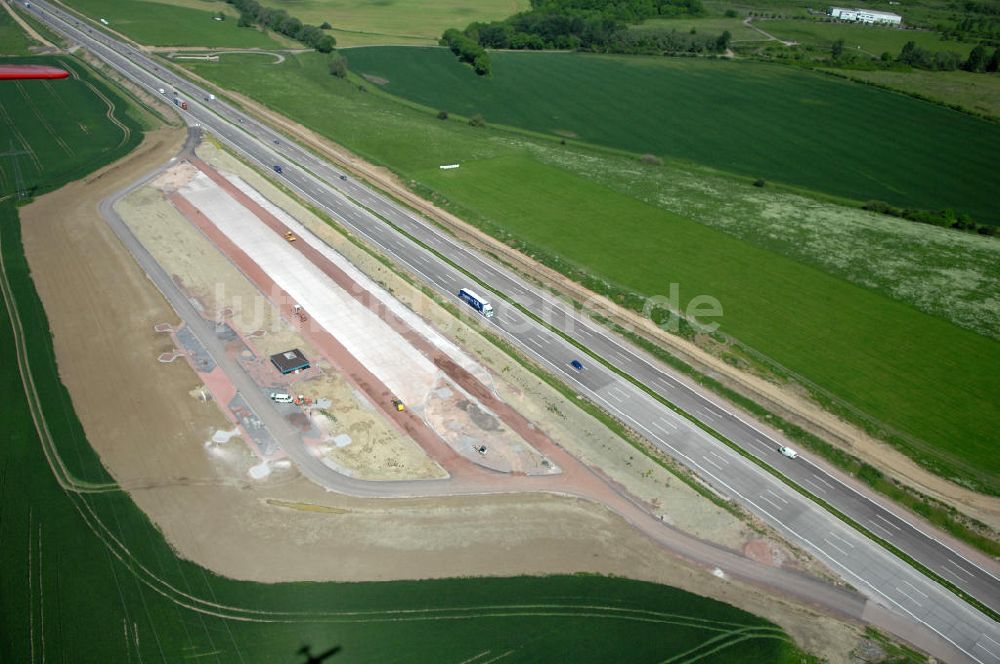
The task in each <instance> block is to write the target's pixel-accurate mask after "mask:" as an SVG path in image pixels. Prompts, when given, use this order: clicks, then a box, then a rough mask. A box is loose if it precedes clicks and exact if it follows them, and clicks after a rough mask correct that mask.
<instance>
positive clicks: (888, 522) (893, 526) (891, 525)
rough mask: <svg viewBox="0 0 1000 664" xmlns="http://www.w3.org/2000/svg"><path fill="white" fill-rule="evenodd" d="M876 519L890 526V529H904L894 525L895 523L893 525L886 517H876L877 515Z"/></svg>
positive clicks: (879, 515)
mask: <svg viewBox="0 0 1000 664" xmlns="http://www.w3.org/2000/svg"><path fill="white" fill-rule="evenodd" d="M875 518H876V519H878V520H879V521H884V522H886V523H887V524H889V527H890V528H895V529H896V530H902V529H901V528H900V527H899V526H897V525H896V524H894V523H893V522H892V521H889V519H886V518H885V517H884V516H882V515H881V514H876V515H875Z"/></svg>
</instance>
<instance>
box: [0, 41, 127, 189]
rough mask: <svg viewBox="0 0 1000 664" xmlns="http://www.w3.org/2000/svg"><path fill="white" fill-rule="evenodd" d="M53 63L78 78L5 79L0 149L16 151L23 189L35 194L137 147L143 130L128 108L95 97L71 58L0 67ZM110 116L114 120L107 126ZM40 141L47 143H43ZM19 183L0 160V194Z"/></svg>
mask: <svg viewBox="0 0 1000 664" xmlns="http://www.w3.org/2000/svg"><path fill="white" fill-rule="evenodd" d="M7 62H17V63H45V64H54V65H56V66H59V67H63V68H65V69H67V70H69V71H70V73H71V76H73V77H74V78H77V80H75V81H73V82H71V83H68V82H67V81H61V80H55V81H6V82H4V84H3V90H4V94H3V95H0V146H2V147H0V149H2V151H4V152H6V151H8V150H10V149H11V147H13V149H14V150H17V151H18V152H22V151H23V152H24V154H22V155H20V156H19V157H18V163H19V164H20V171H21V179H22V188H23V189H25V190H27V191H29V192H32V193H35V192H38V191H43V190H45V188H46V187H47V186H48V185H47V183H48V182H53V181H56V182H64V181H67V180H75V179H77V178H80V177H82V176H83V175H85V174H87V173H90V172H91V171H93V170H95V169H96V168H97V167H98V166H100V165H102V164H104V163H107V161H108V159H109V155H120V154H122V153H123V151H126V152H127V151H128V149H130V148H131V147H132V146H135V145H137V144H138V141H139V140H140V139H141V134H140V131H141V127H140V125H139V124H138V123H137V121H136V120H135V119H134V118H133V117H132V116H131V114H130V112H129V108H128V107H127V106H124V107H123V106H122V105H121V102H120V100H116V99H115V98H114V97H111V96H109V95H103V96H102V95H100V94H97V93H96V92H95V91H94V89H93V88H92V87H91V86H93V85H94V81H93V78H92V77H91V76H90V75H89V74H88V72H87V70H86V69H85V68H82V67H80V66H79V64H76V63H74V61H73V60H72V59H70V58H56V59H53V58H40V57H27V58H25V57H20V58H16V59H14V58H0V63H7ZM106 115H110V116H112V117H113V118H114V120H113V121H111V122H109V121H108V119H107V117H106ZM39 137H41V138H42V139H44V140H39ZM14 184H15V173H14V168H13V166H12V164H11V162H10V161H9V160H7V159H4V160H3V161H0V191H3V192H4V193H9V192H11V191H12V190H13V188H14Z"/></svg>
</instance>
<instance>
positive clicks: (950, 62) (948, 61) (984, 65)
mask: <svg viewBox="0 0 1000 664" xmlns="http://www.w3.org/2000/svg"><path fill="white" fill-rule="evenodd" d="M830 62H831V63H832V64H835V65H840V66H847V67H861V68H872V67H874V68H883V69H885V68H892V67H894V66H898V65H904V66H906V67H913V68H914V69H926V70H929V71H955V70H958V69H964V70H965V71H969V72H973V73H977V74H981V73H989V72H996V71H1000V47H997V48H995V49H993V50H992V53H991V52H990V49H988V48H987V47H986V46H984V45H983V44H979V45H977V46H975V47H974V48H973V49H972V50H971V51H970V52H969V55H968V56H966V57H965V58H962V56H961V55H959V54H958V53H956V52H955V51H931V50H929V49H926V48H923V47H922V46H917V44H916V42H912V41H908V42H906V43H905V44H904V45H903V48H902V49H900V51H899V54H898V55H896V56H893V55H892V53H889V52H888V51H887V52H885V53H883V54H882V56H881V58H879V59H878V60H872V59H869V58H868V57H866V56H860V55H859V54H857V53H855V52H854V51H848V50H845V49H844V40H843V39H838V40H837V41H835V42H834V43H833V45H832V46H831V47H830Z"/></svg>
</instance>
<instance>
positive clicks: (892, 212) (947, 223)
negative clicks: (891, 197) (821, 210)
mask: <svg viewBox="0 0 1000 664" xmlns="http://www.w3.org/2000/svg"><path fill="white" fill-rule="evenodd" d="M861 207H862V208H863V209H865V210H868V211H870V212H877V213H879V214H886V215H889V216H891V217H899V218H900V219H907V220H909V221H915V222H917V223H919V224H930V225H931V226H942V227H944V228H954V229H956V230H960V231H970V232H973V233H979V234H980V235H990V236H994V235H996V234H997V227H996V226H988V225H984V224H977V223H976V222H975V221H973V219H972V217H970V216H969V215H967V214H964V213H960V214H956V213H955V211H954V210H950V209H948V210H939V211H931V210H919V209H916V208H898V207H894V206H892V205H889V204H888V203H886V202H885V201H868V202H867V203H865V204H864V205H862V206H861Z"/></svg>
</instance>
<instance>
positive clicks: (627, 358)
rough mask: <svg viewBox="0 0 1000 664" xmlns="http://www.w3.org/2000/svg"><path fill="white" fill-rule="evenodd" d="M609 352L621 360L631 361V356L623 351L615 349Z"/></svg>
mask: <svg viewBox="0 0 1000 664" xmlns="http://www.w3.org/2000/svg"><path fill="white" fill-rule="evenodd" d="M611 354H612V355H614V356H615V357H617V358H618V359H619V360H620V361H622V362H630V361H632V358H631V357H628V356H626V355H625V354H624V353H620V352H619V351H617V350H613V351H611Z"/></svg>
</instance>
